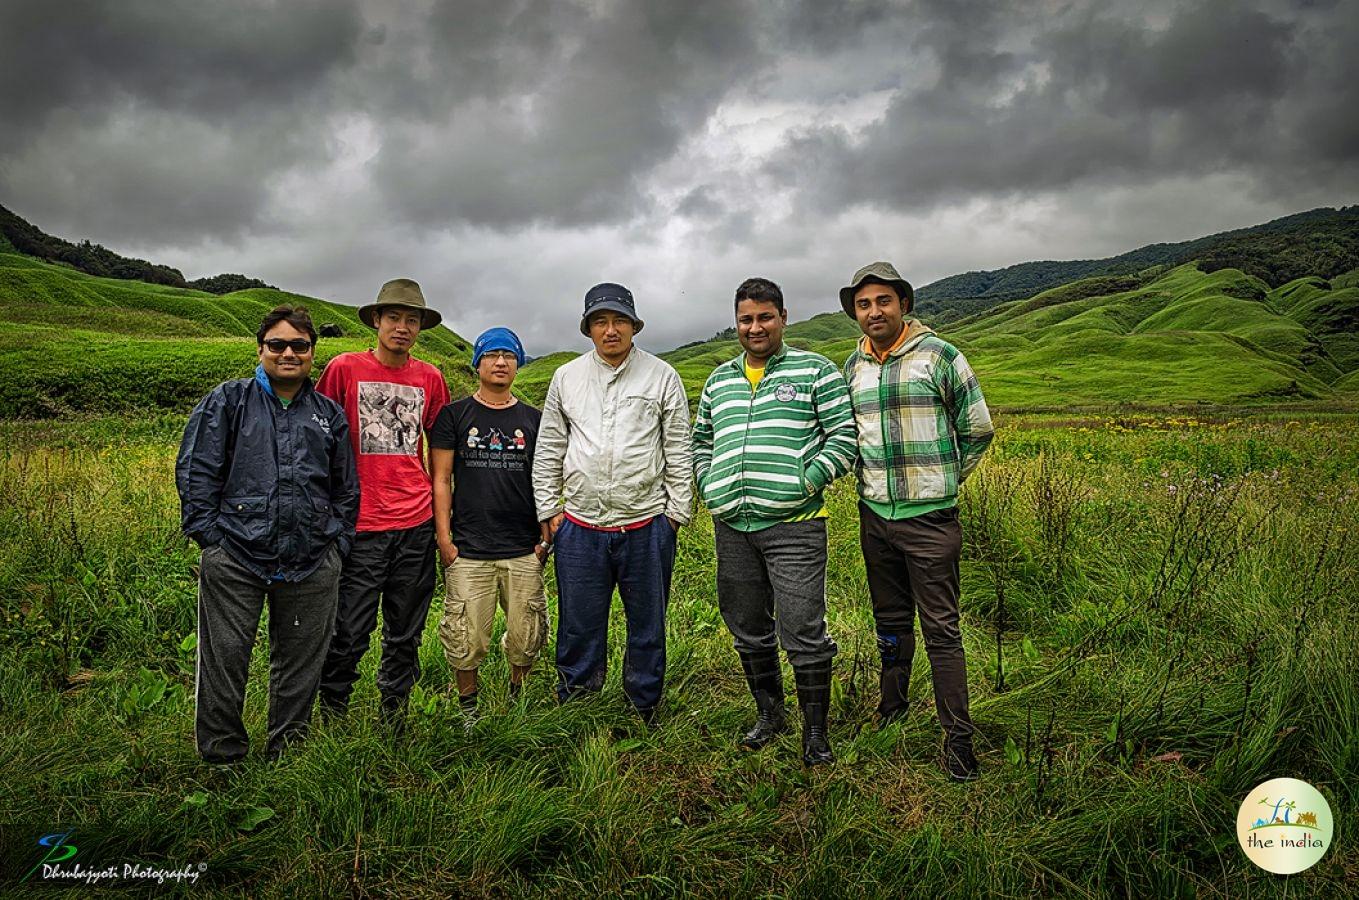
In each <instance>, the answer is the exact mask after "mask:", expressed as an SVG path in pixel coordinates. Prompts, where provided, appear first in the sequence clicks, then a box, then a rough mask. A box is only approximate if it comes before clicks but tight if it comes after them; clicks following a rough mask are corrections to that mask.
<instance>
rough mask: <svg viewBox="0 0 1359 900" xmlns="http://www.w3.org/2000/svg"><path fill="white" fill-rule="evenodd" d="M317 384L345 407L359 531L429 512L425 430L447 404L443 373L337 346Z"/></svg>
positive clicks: (408, 524) (415, 521)
mask: <svg viewBox="0 0 1359 900" xmlns="http://www.w3.org/2000/svg"><path fill="white" fill-rule="evenodd" d="M316 389H317V390H318V391H320V392H321V393H322V394H325V395H326V396H327V397H329V398H331V399H332V400H334V401H335V402H336V403H338V404H340V405H341V406H343V407H344V414H345V416H346V417H347V418H348V419H349V437H350V440H351V441H352V443H353V444H354V459H355V461H356V462H357V463H358V470H359V525H358V530H359V531H394V530H396V529H398V528H414V527H415V526H416V525H422V524H424V523H425V522H428V521H429V520H430V519H431V518H432V517H433V516H434V508H433V505H432V503H431V497H430V480H429V472H427V471H425V442H424V432H426V431H428V430H429V429H431V428H433V427H434V420H435V419H436V418H438V415H439V410H441V409H443V408H444V405H445V404H446V403H448V385H447V384H445V383H444V376H443V374H442V373H441V372H440V371H439V370H438V369H436V368H435V367H434V366H431V365H430V364H429V363H427V362H421V361H420V360H418V359H413V358H412V359H408V360H407V361H406V364H405V365H404V366H401V367H400V368H398V369H393V368H391V367H390V366H384V365H383V364H382V363H380V362H378V358H377V357H376V356H375V355H374V354H373V351H372V350H368V351H365V352H363V353H341V354H340V355H339V356H337V357H335V358H334V359H332V360H331V361H330V362H329V363H328V364H327V365H326V369H325V371H324V372H323V373H321V380H320V381H318V382H317V383H316Z"/></svg>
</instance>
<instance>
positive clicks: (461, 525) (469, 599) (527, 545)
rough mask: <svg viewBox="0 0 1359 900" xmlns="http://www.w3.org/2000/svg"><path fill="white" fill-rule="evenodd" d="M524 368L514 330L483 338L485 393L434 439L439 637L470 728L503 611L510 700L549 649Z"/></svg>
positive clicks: (449, 410) (533, 432) (452, 415)
mask: <svg viewBox="0 0 1359 900" xmlns="http://www.w3.org/2000/svg"><path fill="white" fill-rule="evenodd" d="M523 362H524V348H523V345H521V344H520V343H519V338H518V337H517V336H516V335H515V333H514V332H513V331H510V330H509V329H508V328H492V329H490V330H489V331H486V332H485V333H483V334H482V335H481V336H480V337H478V338H477V341H476V344H475V345H474V346H473V348H472V367H473V368H474V369H476V371H477V378H478V380H479V382H480V384H479V386H478V387H477V390H476V391H475V392H474V393H473V394H472V396H470V397H464V398H463V399H461V400H456V401H454V402H453V403H450V404H448V405H447V406H445V407H444V408H443V410H442V411H441V412H440V413H439V417H438V419H437V420H436V421H435V423H434V428H433V430H432V431H431V432H430V436H429V444H430V448H431V452H430V456H431V460H432V462H433V469H434V471H433V481H434V532H435V539H436V540H437V541H438V544H439V557H440V560H441V561H442V562H443V565H444V586H445V590H446V594H445V599H444V616H443V620H442V621H441V622H440V623H439V639H440V640H441V641H442V643H443V646H444V653H445V655H446V657H447V658H448V664H449V666H450V667H451V668H452V669H453V671H454V672H455V673H456V677H457V682H458V699H459V704H460V705H461V707H462V712H463V715H464V717H465V719H466V722H467V724H468V726H469V727H470V726H471V725H472V724H473V723H474V722H475V721H476V716H477V669H478V668H479V667H480V666H481V661H482V660H483V659H485V658H486V653H487V651H488V650H489V649H490V643H491V628H492V626H493V625H494V623H495V610H496V606H497V605H498V606H501V607H503V608H504V610H505V637H504V640H503V641H502V644H503V646H504V648H505V655H506V656H507V657H508V659H509V663H510V696H511V697H516V696H518V694H519V691H520V687H521V686H522V685H523V682H524V677H525V676H526V675H527V674H528V671H529V669H531V668H532V667H533V662H534V660H535V659H537V657H538V653H539V652H540V651H541V650H542V649H543V644H544V643H546V641H547V598H546V596H545V595H544V593H543V562H544V561H545V560H546V559H547V550H548V543H547V540H546V535H545V534H544V533H543V532H544V531H545V526H543V525H541V524H540V523H539V522H538V516H537V512H536V510H535V508H534V504H533V483H532V481H531V473H532V471H533V444H534V439H535V438H536V437H537V436H538V421H539V419H540V418H541V415H542V414H541V413H540V412H539V411H538V410H537V409H535V408H533V407H532V406H530V405H528V404H527V403H524V402H522V401H520V400H517V399H515V397H514V395H513V394H511V393H510V387H511V386H512V385H513V384H514V377H515V375H516V374H517V373H518V371H519V366H520V365H522V364H523Z"/></svg>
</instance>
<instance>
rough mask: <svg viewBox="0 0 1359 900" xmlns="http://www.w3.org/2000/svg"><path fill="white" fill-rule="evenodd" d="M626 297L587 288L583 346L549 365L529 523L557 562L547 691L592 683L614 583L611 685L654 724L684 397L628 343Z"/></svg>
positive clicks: (684, 517)
mask: <svg viewBox="0 0 1359 900" xmlns="http://www.w3.org/2000/svg"><path fill="white" fill-rule="evenodd" d="M642 325H643V322H642V320H641V319H639V318H637V312H636V305H635V303H634V301H633V298H632V293H631V292H630V291H629V290H628V289H627V288H625V287H623V286H622V285H619V284H610V283H604V284H597V285H595V286H594V287H592V288H590V290H589V292H587V293H586V295H585V313H584V315H583V316H582V317H581V322H580V330H581V333H582V334H584V335H586V336H588V337H589V338H590V339H591V340H592V341H593V342H594V345H595V349H594V350H593V351H592V352H590V353H587V354H585V355H583V356H580V357H578V358H576V359H574V360H572V361H571V362H569V363H567V364H566V365H564V366H562V367H561V368H559V369H558V370H557V371H556V373H555V374H553V376H552V383H551V385H550V386H549V387H548V389H547V400H546V401H545V402H544V404H543V418H542V423H541V425H540V426H539V430H538V445H537V448H536V450H535V452H534V458H533V492H534V500H535V502H536V504H537V506H538V518H539V520H540V521H543V522H545V523H547V526H548V532H549V535H550V538H549V539H550V540H552V542H553V546H554V548H555V550H556V559H557V562H556V565H557V595H558V611H557V613H558V614H557V679H558V685H557V696H558V699H560V700H563V701H565V700H568V699H570V698H572V697H574V696H577V695H579V694H581V693H583V692H587V691H589V692H595V691H599V690H600V689H601V688H602V687H603V685H604V675H605V668H606V663H607V658H608V626H609V605H610V602H611V600H612V599H613V591H614V588H615V587H617V588H618V593H619V595H620V596H621V597H622V600H623V612H624V614H625V615H626V617H627V629H628V638H627V651H626V653H625V655H624V657H623V690H624V692H625V693H626V694H627V696H628V700H629V701H631V703H632V705H633V706H634V707H635V708H636V709H637V712H638V713H639V714H640V715H641V716H642V718H643V719H644V720H645V721H647V722H651V721H653V720H654V719H655V715H656V707H657V706H658V705H659V704H660V701H661V697H662V696H663V694H664V690H665V610H666V605H667V603H668V602H669V599H670V573H671V571H672V569H673V568H674V563H675V540H676V532H677V531H679V528H680V526H681V525H685V524H687V523H688V521H689V515H690V510H689V508H690V504H691V502H692V500H693V488H692V485H691V484H690V480H689V473H690V467H691V460H692V455H691V452H690V447H689V402H688V399H687V398H686V397H685V394H684V385H683V384H682V383H681V382H680V377H679V373H677V372H676V371H675V370H674V368H672V367H671V366H670V365H669V364H668V363H666V362H664V361H662V360H660V359H657V358H656V357H655V356H653V355H651V354H650V353H647V352H646V351H645V350H642V349H641V348H640V347H635V346H633V343H632V338H633V335H635V334H636V333H637V332H639V331H641V330H642Z"/></svg>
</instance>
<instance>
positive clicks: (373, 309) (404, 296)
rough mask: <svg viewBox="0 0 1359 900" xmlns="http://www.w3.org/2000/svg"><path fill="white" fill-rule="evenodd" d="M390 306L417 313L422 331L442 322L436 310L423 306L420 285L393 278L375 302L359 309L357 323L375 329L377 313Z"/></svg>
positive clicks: (379, 292) (383, 287)
mask: <svg viewBox="0 0 1359 900" xmlns="http://www.w3.org/2000/svg"><path fill="white" fill-rule="evenodd" d="M392 306H395V307H400V308H402V309H413V310H416V311H418V312H419V313H420V328H421V329H422V330H423V329H426V328H435V327H437V326H438V324H439V323H440V322H442V321H443V320H444V317H443V316H441V315H440V314H439V311H438V310H437V309H431V308H430V307H428V306H426V305H425V295H424V293H423V292H422V291H421V290H420V285H418V284H416V283H415V282H414V281H411V280H410V279H409V278H393V279H392V280H391V281H389V282H387V283H386V284H384V285H383V286H382V290H380V291H378V295H377V300H375V301H373V302H372V303H369V304H368V305H367V306H360V307H359V321H360V322H362V323H363V324H365V325H367V326H368V327H369V328H377V317H378V313H380V312H381V311H382V310H383V309H384V308H386V307H392Z"/></svg>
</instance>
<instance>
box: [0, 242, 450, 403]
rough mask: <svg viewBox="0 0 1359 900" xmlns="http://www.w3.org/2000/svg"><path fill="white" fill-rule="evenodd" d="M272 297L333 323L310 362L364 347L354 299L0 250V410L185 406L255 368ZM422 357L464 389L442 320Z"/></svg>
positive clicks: (365, 333)
mask: <svg viewBox="0 0 1359 900" xmlns="http://www.w3.org/2000/svg"><path fill="white" fill-rule="evenodd" d="M280 303H294V304H296V303H301V304H305V305H306V306H307V308H308V309H310V310H311V313H312V318H313V320H314V321H315V322H316V324H317V326H318V327H320V326H321V325H323V324H327V323H334V324H336V325H339V326H340V328H341V329H342V330H343V332H344V337H339V338H322V339H321V340H320V342H319V343H318V345H317V355H316V360H317V364H318V366H320V365H323V364H324V363H325V362H327V361H329V360H330V359H331V358H332V357H333V356H335V355H336V354H338V353H341V352H344V351H347V350H362V349H365V348H367V347H370V346H372V331H371V330H370V329H369V328H367V327H366V326H364V325H363V324H362V323H360V322H359V320H358V316H357V312H358V310H357V309H356V308H354V307H352V306H344V305H342V304H338V303H330V302H327V301H325V300H318V299H315V298H312V297H303V296H301V295H298V294H290V293H287V292H286V291H278V290H273V289H270V288H255V289H251V290H246V291H238V292H236V293H231V294H225V295H221V296H218V295H216V294H209V293H205V292H202V291H196V290H192V289H189V288H179V287H170V286H165V285H155V284H148V283H145V282H142V281H131V280H120V279H114V278H97V277H94V276H91V275H86V274H84V273H83V272H78V271H76V270H74V269H72V268H68V267H66V266H62V265H57V264H52V263H46V262H42V261H40V260H37V259H34V258H32V257H29V256H24V255H21V254H17V253H12V252H0V371H3V372H4V375H3V377H0V418H48V417H55V416H63V415H67V414H70V413H80V412H135V411H138V410H143V409H146V408H147V407H164V408H171V409H187V408H188V407H189V406H191V405H192V404H193V403H194V402H196V401H197V399H198V398H199V397H201V396H202V395H203V394H204V393H206V392H207V391H208V390H209V389H210V388H212V386H213V385H215V384H217V383H218V382H221V381H224V380H226V379H228V378H238V377H241V376H244V375H248V374H250V372H252V371H253V370H254V367H255V349H256V345H255V339H254V334H255V328H256V327H257V326H258V325H259V321H260V319H261V318H262V317H263V316H264V314H265V313H266V312H268V311H269V310H270V309H272V308H273V307H274V306H277V305H278V304H280ZM420 356H421V358H423V359H426V360H428V361H430V362H432V363H434V364H435V365H438V366H439V367H440V369H441V370H442V371H443V373H444V376H445V377H446V378H447V379H448V381H449V385H450V388H452V389H453V390H454V391H455V392H462V393H466V391H467V390H468V386H469V384H470V380H471V375H470V371H469V369H468V363H469V361H470V351H469V345H468V343H467V342H466V341H465V340H463V339H462V338H461V337H459V336H458V335H457V334H455V333H453V332H452V331H450V330H448V329H447V328H444V327H442V326H441V327H439V328H437V329H434V330H432V331H429V332H426V333H424V334H422V335H421V336H420Z"/></svg>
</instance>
